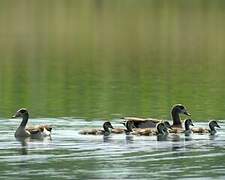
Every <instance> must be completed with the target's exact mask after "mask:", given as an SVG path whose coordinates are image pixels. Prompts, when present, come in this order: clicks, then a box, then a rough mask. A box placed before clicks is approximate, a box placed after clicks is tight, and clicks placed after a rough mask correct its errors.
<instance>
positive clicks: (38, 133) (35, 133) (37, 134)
mask: <svg viewBox="0 0 225 180" xmlns="http://www.w3.org/2000/svg"><path fill="white" fill-rule="evenodd" d="M18 117H22V122H21V123H20V125H19V127H18V128H17V130H16V132H15V137H17V138H19V137H21V138H24V137H31V138H41V137H45V136H50V135H51V131H52V127H50V126H48V125H39V126H34V127H30V128H28V127H26V125H27V122H28V119H29V113H28V110H27V109H25V108H21V109H19V110H18V111H17V112H16V114H15V115H14V116H13V117H12V118H18Z"/></svg>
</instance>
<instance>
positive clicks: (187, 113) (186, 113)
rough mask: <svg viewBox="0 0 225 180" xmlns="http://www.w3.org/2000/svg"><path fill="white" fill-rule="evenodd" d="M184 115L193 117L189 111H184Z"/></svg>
mask: <svg viewBox="0 0 225 180" xmlns="http://www.w3.org/2000/svg"><path fill="white" fill-rule="evenodd" d="M183 114H185V115H187V116H191V114H190V113H189V112H188V111H187V110H184V111H183Z"/></svg>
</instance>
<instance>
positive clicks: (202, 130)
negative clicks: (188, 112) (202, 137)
mask: <svg viewBox="0 0 225 180" xmlns="http://www.w3.org/2000/svg"><path fill="white" fill-rule="evenodd" d="M215 127H217V128H220V126H219V124H218V123H217V121H215V120H211V121H209V129H207V128H192V129H191V130H192V132H193V133H199V134H205V133H209V134H210V135H214V134H216V132H217V131H216V128H215Z"/></svg>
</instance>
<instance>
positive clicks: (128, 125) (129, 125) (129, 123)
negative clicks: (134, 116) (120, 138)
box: [125, 121, 133, 133]
mask: <svg viewBox="0 0 225 180" xmlns="http://www.w3.org/2000/svg"><path fill="white" fill-rule="evenodd" d="M125 126H126V128H127V129H126V130H125V131H126V132H128V133H129V132H132V131H133V130H132V124H131V122H129V121H127V122H126V124H125Z"/></svg>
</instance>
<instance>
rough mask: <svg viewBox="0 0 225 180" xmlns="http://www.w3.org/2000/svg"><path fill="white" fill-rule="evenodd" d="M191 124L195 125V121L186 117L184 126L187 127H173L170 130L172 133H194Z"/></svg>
mask: <svg viewBox="0 0 225 180" xmlns="http://www.w3.org/2000/svg"><path fill="white" fill-rule="evenodd" d="M190 126H194V124H193V122H192V120H191V119H186V120H185V121H184V127H185V129H181V128H173V129H171V130H169V132H170V133H175V134H178V133H185V134H186V135H189V134H191V133H192V130H191V129H190Z"/></svg>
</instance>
